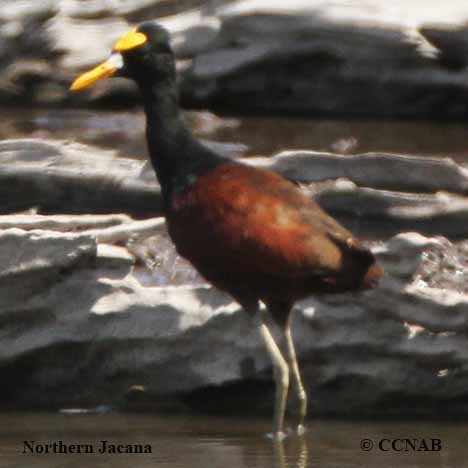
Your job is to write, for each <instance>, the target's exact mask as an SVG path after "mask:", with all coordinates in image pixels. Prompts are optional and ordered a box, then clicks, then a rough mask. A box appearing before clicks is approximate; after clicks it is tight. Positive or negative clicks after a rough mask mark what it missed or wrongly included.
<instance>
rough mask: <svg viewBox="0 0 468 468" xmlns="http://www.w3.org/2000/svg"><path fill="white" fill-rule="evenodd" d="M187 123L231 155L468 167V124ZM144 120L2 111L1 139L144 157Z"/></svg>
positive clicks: (198, 116)
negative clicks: (377, 156) (361, 156)
mask: <svg viewBox="0 0 468 468" xmlns="http://www.w3.org/2000/svg"><path fill="white" fill-rule="evenodd" d="M187 119H188V121H189V123H190V125H191V127H192V128H193V129H194V130H195V133H196V134H197V136H198V137H199V138H202V139H207V140H214V141H218V142H224V143H235V144H238V145H239V146H238V147H236V146H234V147H233V148H232V152H233V154H236V153H239V152H241V153H243V154H244V155H246V156H249V155H270V154H273V153H276V152H279V151H281V150H287V149H310V150H316V151H330V152H335V153H345V154H346V153H349V154H351V153H363V152H369V151H376V152H392V153H400V154H418V155H422V156H424V155H426V156H438V157H451V158H453V159H455V160H457V161H459V162H463V163H468V126H467V125H466V124H464V123H454V122H442V123H441V122H420V121H407V122H405V121H404V122H401V121H399V122H397V121H382V120H380V121H362V120H350V121H340V120H333V121H329V120H305V119H302V120H301V119H281V118H263V117H243V118H239V119H237V118H219V117H216V116H214V115H212V114H210V113H188V114H187ZM144 121H145V120H144V115H143V113H142V112H141V111H135V112H102V111H101V112H92V111H85V110H42V111H41V110H34V111H30V110H23V111H21V110H20V111H17V110H15V111H14V112H8V113H5V112H0V139H5V138H16V137H37V138H59V139H70V140H76V141H80V142H83V143H89V144H94V145H97V146H101V147H104V148H112V149H114V150H117V151H118V152H119V153H120V154H121V155H123V156H130V157H135V158H145V157H146V144H145V136H144ZM228 151H229V148H228Z"/></svg>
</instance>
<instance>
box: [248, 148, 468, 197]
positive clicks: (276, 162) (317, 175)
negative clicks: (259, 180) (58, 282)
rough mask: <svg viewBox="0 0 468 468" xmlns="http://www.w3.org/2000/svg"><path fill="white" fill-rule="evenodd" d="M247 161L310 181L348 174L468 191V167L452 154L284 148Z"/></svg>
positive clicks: (370, 182) (381, 182)
mask: <svg viewBox="0 0 468 468" xmlns="http://www.w3.org/2000/svg"><path fill="white" fill-rule="evenodd" d="M247 162H248V163H250V164H253V165H257V166H261V167H266V168H268V169H272V170H274V171H277V172H279V173H281V174H283V175H284V176H286V177H288V178H290V179H294V180H299V181H302V182H306V183H307V182H318V181H323V180H327V179H338V178H346V179H349V180H351V181H352V182H354V183H355V184H357V185H359V186H362V187H371V188H377V189H383V190H395V191H400V192H402V191H404V192H429V193H430V192H436V191H438V190H445V191H449V192H453V193H460V194H464V195H466V194H468V169H467V168H465V167H462V166H460V165H459V164H457V163H455V162H454V161H453V160H452V159H450V158H444V159H442V158H434V157H429V156H403V155H397V154H385V153H366V154H357V155H337V154H332V153H318V152H315V151H284V152H282V153H279V154H277V155H275V156H273V157H271V158H249V159H248V160H247Z"/></svg>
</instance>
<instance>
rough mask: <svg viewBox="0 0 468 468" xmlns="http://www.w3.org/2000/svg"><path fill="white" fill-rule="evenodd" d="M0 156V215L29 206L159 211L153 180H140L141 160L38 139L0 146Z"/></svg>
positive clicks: (65, 210)
mask: <svg viewBox="0 0 468 468" xmlns="http://www.w3.org/2000/svg"><path fill="white" fill-rule="evenodd" d="M0 154H1V158H2V166H1V168H0V181H1V189H0V198H2V199H3V200H7V202H6V203H5V204H3V206H2V211H3V213H7V212H14V211H18V210H20V209H27V208H30V207H31V206H37V207H40V209H41V211H42V212H45V213H47V212H49V213H50V212H55V213H57V212H61V213H80V212H81V213H83V212H87V213H111V212H114V213H115V212H119V213H120V212H122V211H128V212H129V213H132V214H134V215H138V214H139V215H140V216H141V215H142V214H143V213H145V212H146V213H148V212H151V211H152V210H153V211H154V212H156V213H158V212H161V198H160V192H159V188H158V187H157V184H156V180H155V178H154V176H153V177H152V178H151V180H150V181H149V182H146V181H145V180H144V179H142V178H141V177H140V173H141V171H142V168H143V166H144V162H143V161H137V160H132V159H128V158H118V157H117V156H116V155H115V153H114V152H112V151H105V150H99V149H97V148H92V149H91V148H90V147H87V146H84V145H80V144H76V143H70V142H53V141H47V142H46V141H41V140H7V141H3V142H0ZM12 193H14V194H15V197H14V198H12V197H11V194H12Z"/></svg>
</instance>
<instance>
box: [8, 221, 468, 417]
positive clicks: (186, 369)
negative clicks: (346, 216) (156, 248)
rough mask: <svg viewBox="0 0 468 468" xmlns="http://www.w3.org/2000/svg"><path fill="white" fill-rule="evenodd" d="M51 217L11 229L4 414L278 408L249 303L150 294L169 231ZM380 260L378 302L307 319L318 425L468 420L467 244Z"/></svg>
mask: <svg viewBox="0 0 468 468" xmlns="http://www.w3.org/2000/svg"><path fill="white" fill-rule="evenodd" d="M47 218H48V219H44V218H43V217H40V216H39V217H38V216H37V215H32V216H31V217H30V219H28V216H26V215H23V217H22V222H21V223H19V225H20V226H21V228H9V227H8V219H2V217H0V226H1V228H0V252H1V262H0V265H2V266H1V270H0V311H1V312H0V325H1V326H0V329H1V336H2V339H1V341H0V369H1V373H2V376H3V385H2V387H1V390H0V396H1V399H2V401H3V402H7V403H10V404H12V405H18V404H19V405H25V406H34V407H41V406H47V407H54V408H58V407H70V406H72V407H76V406H81V407H83V406H100V407H101V408H103V407H106V408H108V407H118V408H125V407H126V408H128V407H130V408H138V407H141V406H142V405H143V406H144V407H146V405H148V404H151V405H155V406H159V407H161V406H162V407H164V408H166V409H167V406H168V405H170V406H172V407H173V405H174V404H184V405H191V406H195V407H196V408H198V409H207V410H209V409H212V408H214V407H217V408H218V411H219V410H222V408H223V406H222V403H221V402H222V401H224V402H226V401H227V400H226V398H227V397H229V398H228V400H229V408H230V409H231V411H232V408H233V407H239V408H243V410H244V411H247V410H248V411H249V412H251V411H258V412H262V411H267V410H269V409H270V408H269V407H270V406H271V403H272V401H273V383H272V376H271V366H270V363H269V361H268V358H267V356H266V353H265V352H264V350H263V347H262V345H261V342H260V340H259V337H258V336H257V333H256V330H255V327H254V326H253V322H252V320H251V318H250V317H249V316H247V314H245V313H244V312H243V311H242V310H240V309H239V306H238V305H237V304H236V303H234V302H232V300H231V299H230V298H229V297H228V296H226V295H225V294H223V293H221V292H219V291H217V290H216V289H214V288H211V287H209V286H208V285H205V284H203V283H201V282H199V284H198V285H193V284H192V285H185V286H178V287H174V286H145V285H144V282H142V281H141V268H140V267H138V262H139V261H140V260H141V259H142V257H141V256H140V257H139V254H138V252H135V250H133V249H132V247H131V245H132V243H129V242H128V240H129V239H130V238H133V239H135V237H141V236H143V237H147V236H149V235H153V236H154V234H155V232H158V231H160V230H162V229H163V224H162V220H161V219H160V218H159V219H155V220H149V221H147V222H148V223H150V224H151V228H148V226H146V229H136V228H137V227H138V224H139V222H132V221H131V220H130V219H128V217H126V216H120V217H118V216H113V217H105V216H101V217H99V216H97V217H94V218H93V217H89V216H88V217H84V218H83V219H80V216H75V217H69V218H68V219H66V217H62V218H60V217H59V218H57V217H47ZM44 223H46V224H44ZM39 226H42V229H37V228H36V227H39ZM44 228H45V229H44ZM67 230H73V232H67ZM116 231H117V232H120V234H119V235H116ZM150 233H151V234H150ZM112 244H114V245H112ZM115 244H117V245H115ZM372 248H373V250H374V252H375V253H376V255H377V256H378V258H379V261H380V262H381V263H382V265H383V266H384V268H385V269H386V276H385V278H384V279H383V281H382V282H381V284H380V285H379V287H378V288H376V289H375V290H372V291H369V292H365V293H362V294H344V295H338V296H334V297H321V298H311V299H309V300H306V301H303V302H302V303H301V304H298V306H297V308H296V309H297V310H296V311H295V320H294V336H295V338H296V341H297V346H298V351H299V356H300V361H301V363H302V368H303V372H304V378H305V381H306V386H307V390H308V392H309V394H310V397H311V399H312V412H313V413H314V414H340V415H343V414H348V415H353V414H354V415H363V414H365V413H368V414H371V413H372V414H389V413H394V412H395V413H398V414H400V415H401V414H414V413H421V414H423V413H428V414H434V411H435V410H437V409H438V408H440V410H441V413H443V414H449V413H451V412H453V413H457V414H459V412H460V411H463V412H465V413H466V412H467V411H468V406H467V405H468V399H467V386H468V377H467V373H466V368H467V366H468V346H467V344H466V332H467V330H468V289H467V285H468V244H467V242H466V241H464V242H459V243H455V244H453V243H451V242H449V241H448V240H447V239H445V238H441V237H439V238H427V237H424V236H422V235H420V234H417V233H405V234H399V235H397V236H395V237H393V238H391V239H389V240H388V241H387V242H378V243H375V244H374V245H373V247H372ZM135 262H136V265H135ZM157 268H158V266H157V265H156V266H154V269H157ZM177 268H179V269H180V268H181V266H180V264H179V266H178V267H177ZM177 268H176V269H177ZM187 268H188V267H187ZM147 275H148V273H147ZM150 275H151V273H150ZM211 405H213V406H211ZM402 408H404V409H402ZM225 409H227V408H225Z"/></svg>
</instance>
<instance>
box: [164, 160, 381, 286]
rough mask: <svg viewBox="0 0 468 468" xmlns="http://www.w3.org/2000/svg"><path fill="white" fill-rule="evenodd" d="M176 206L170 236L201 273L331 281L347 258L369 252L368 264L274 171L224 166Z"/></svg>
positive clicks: (343, 233) (353, 242)
mask: <svg viewBox="0 0 468 468" xmlns="http://www.w3.org/2000/svg"><path fill="white" fill-rule="evenodd" d="M173 207H174V209H173V210H172V211H171V213H170V214H169V215H168V226H169V232H170V234H171V237H172V239H173V241H174V243H175V244H176V247H177V249H178V251H179V253H180V254H181V255H182V256H184V257H186V258H188V259H189V260H190V261H191V262H192V263H193V264H194V265H195V266H196V267H197V268H198V269H199V270H200V271H201V272H202V273H203V272H204V271H207V270H209V269H210V268H211V267H213V268H214V267H215V266H216V267H217V268H218V269H219V268H220V267H219V265H223V268H224V271H225V272H231V273H232V272H236V273H238V274H242V273H243V272H245V273H248V274H249V275H252V274H255V273H258V274H267V275H273V276H288V277H304V276H307V275H314V276H321V275H324V276H330V275H331V276H336V275H340V274H341V273H344V271H343V269H344V268H347V265H353V263H354V262H350V261H349V259H348V257H350V256H352V257H355V256H356V255H358V254H359V253H360V252H362V253H364V252H366V253H367V254H368V256H369V255H370V257H371V258H372V255H371V254H369V253H368V252H367V251H366V250H365V249H363V248H362V247H361V246H360V245H359V243H358V242H357V241H356V240H355V239H353V237H352V235H351V233H350V232H349V231H347V230H346V229H345V228H343V227H342V226H341V225H339V224H338V223H337V222H336V221H335V220H333V218H331V217H330V216H328V215H327V214H326V213H325V212H324V211H323V210H322V209H320V207H319V206H318V205H317V204H316V203H315V202H313V201H312V200H310V199H309V198H308V197H307V196H306V195H304V194H303V193H302V192H301V191H300V190H299V189H298V188H297V187H296V186H295V185H294V184H292V183H291V182H289V181H287V180H285V179H283V178H282V177H280V176H279V175H277V174H275V173H273V172H271V171H267V170H263V169H257V168H253V167H249V166H245V165H241V164H238V163H225V164H222V165H220V166H218V167H217V168H216V169H215V170H212V171H210V172H209V173H208V174H205V175H203V176H201V177H199V179H198V180H197V181H196V183H195V184H194V185H193V186H192V187H191V188H190V189H189V190H188V191H187V192H185V193H184V194H182V195H180V196H179V197H176V198H175V199H174V201H173ZM187 226H190V228H187ZM371 263H372V259H371V260H370V261H366V264H368V265H370V264H371ZM368 265H367V266H368ZM353 268H354V267H353Z"/></svg>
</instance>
